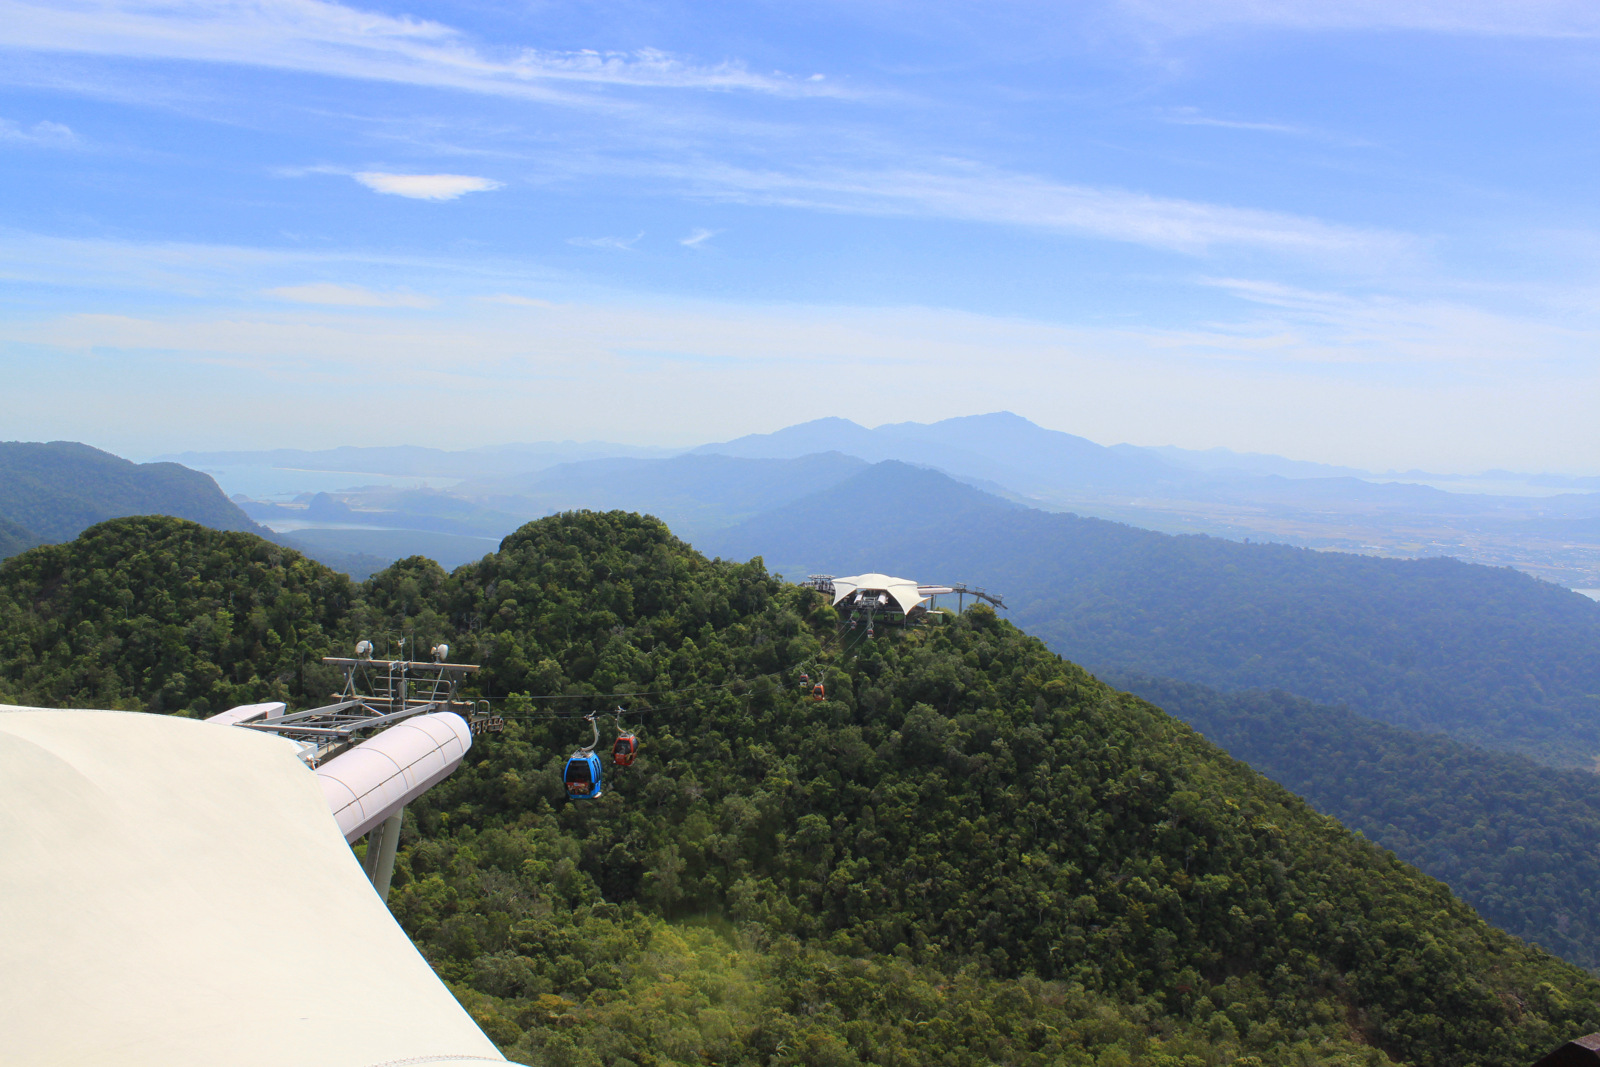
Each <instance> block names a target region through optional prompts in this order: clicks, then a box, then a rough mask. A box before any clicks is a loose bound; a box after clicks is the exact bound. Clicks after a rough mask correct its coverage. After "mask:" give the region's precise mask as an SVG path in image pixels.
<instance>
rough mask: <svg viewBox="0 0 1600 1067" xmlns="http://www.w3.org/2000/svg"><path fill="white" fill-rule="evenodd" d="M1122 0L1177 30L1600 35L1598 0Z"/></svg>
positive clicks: (1125, 5)
mask: <svg viewBox="0 0 1600 1067" xmlns="http://www.w3.org/2000/svg"><path fill="white" fill-rule="evenodd" d="M1120 6H1121V8H1122V9H1123V10H1124V11H1125V12H1127V13H1128V14H1131V15H1133V16H1134V17H1136V18H1138V19H1140V20H1141V21H1144V22H1147V23H1151V24H1154V25H1157V26H1160V27H1163V28H1165V29H1167V30H1169V31H1172V32H1175V33H1193V32H1197V31H1202V30H1207V29H1211V28H1213V27H1218V26H1228V25H1258V26H1275V27H1281V28H1284V29H1296V30H1420V31H1426V32H1434V33H1453V34H1471V35H1478V36H1494V37H1594V36H1600V6H1597V5H1595V4H1594V3H1592V2H1590V0H1510V2H1508V0H1120Z"/></svg>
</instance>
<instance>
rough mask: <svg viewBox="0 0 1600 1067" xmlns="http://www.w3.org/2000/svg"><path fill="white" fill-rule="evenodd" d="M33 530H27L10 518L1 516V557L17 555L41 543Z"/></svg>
mask: <svg viewBox="0 0 1600 1067" xmlns="http://www.w3.org/2000/svg"><path fill="white" fill-rule="evenodd" d="M39 543H40V542H39V538H37V537H35V536H34V534H33V533H32V531H29V530H25V529H23V528H22V527H21V526H19V525H17V524H16V523H14V522H12V521H10V520H9V519H5V518H0V559H6V558H8V557H11V556H14V555H16V554H17V553H18V552H22V551H24V550H26V549H29V548H32V547H33V546H34V545H36V544H39Z"/></svg>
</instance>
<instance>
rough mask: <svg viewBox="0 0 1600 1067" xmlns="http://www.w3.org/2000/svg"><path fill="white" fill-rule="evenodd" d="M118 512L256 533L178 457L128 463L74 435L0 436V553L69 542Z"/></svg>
mask: <svg viewBox="0 0 1600 1067" xmlns="http://www.w3.org/2000/svg"><path fill="white" fill-rule="evenodd" d="M124 515H173V516H176V517H178V518H183V519H192V520H194V521H195V522H199V523H203V524H205V525H207V526H210V527H212V528H213V529H217V530H246V531H249V532H251V533H260V532H262V531H261V528H260V527H259V526H257V525H256V524H255V523H254V522H252V521H251V520H250V518H249V516H247V515H245V513H244V512H243V511H241V510H239V508H238V506H237V505H235V504H234V503H232V502H231V501H230V500H228V498H227V497H226V496H224V495H223V494H222V492H221V490H219V489H218V488H217V484H216V482H214V481H212V480H211V478H209V477H208V476H206V475H204V474H200V473H199V472H197V471H193V470H190V469H189V468H187V467H184V466H181V465H179V464H177V463H131V462H129V461H128V460H125V459H123V458H121V457H120V456H114V455H112V454H111V453H109V452H102V451H100V450H99V449H97V448H90V447H89V446H88V445H82V444H78V443H76V442H73V441H51V442H49V443H34V442H23V441H6V442H0V553H4V554H5V555H10V554H12V553H13V552H16V551H20V550H21V549H22V548H27V547H30V546H31V545H34V544H41V543H45V542H57V541H70V540H72V539H73V538H74V537H76V536H78V534H79V533H81V532H83V531H84V530H85V529H87V528H88V527H90V526H92V525H94V524H95V523H97V522H103V521H105V520H106V519H113V518H120V517H122V516H124Z"/></svg>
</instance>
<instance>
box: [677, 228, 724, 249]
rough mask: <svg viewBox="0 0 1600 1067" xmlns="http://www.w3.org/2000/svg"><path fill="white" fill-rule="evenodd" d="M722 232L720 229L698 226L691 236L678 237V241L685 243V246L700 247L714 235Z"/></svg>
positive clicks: (681, 243)
mask: <svg viewBox="0 0 1600 1067" xmlns="http://www.w3.org/2000/svg"><path fill="white" fill-rule="evenodd" d="M720 232H722V231H720V230H707V229H703V228H700V227H696V229H695V231H694V232H693V233H691V234H690V235H689V236H687V237H680V238H678V243H679V244H680V245H683V247H685V248H699V247H700V246H701V245H703V244H705V243H706V242H707V241H709V240H711V239H712V238H713V237H715V236H716V235H717V234H718V233H720Z"/></svg>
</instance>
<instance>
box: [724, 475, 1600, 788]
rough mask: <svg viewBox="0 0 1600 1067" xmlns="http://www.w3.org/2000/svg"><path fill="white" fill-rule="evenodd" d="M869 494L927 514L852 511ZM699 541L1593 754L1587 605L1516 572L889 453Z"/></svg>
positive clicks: (1354, 703)
mask: <svg viewBox="0 0 1600 1067" xmlns="http://www.w3.org/2000/svg"><path fill="white" fill-rule="evenodd" d="M865 506H870V507H871V508H872V510H873V512H874V514H878V515H883V516H920V517H924V519H919V521H914V522H903V521H896V522H891V521H884V522H876V523H865V522H862V521H860V516H861V513H862V511H861V509H862V508H863V507H865ZM932 517H937V521H931V520H932ZM841 531H848V534H847V535H845V534H842V533H841ZM704 547H705V548H706V549H707V550H708V551H713V552H716V553H720V554H724V555H729V556H732V557H734V558H748V557H749V556H751V555H755V554H761V555H762V556H763V557H764V558H766V559H768V560H772V561H774V562H775V563H776V564H780V566H779V569H780V570H783V571H784V573H787V574H791V575H803V574H806V573H812V572H827V573H832V574H857V573H861V572H863V571H883V572H886V573H890V574H900V575H904V576H906V577H909V578H914V579H917V580H919V581H924V582H936V581H951V580H957V581H967V582H971V583H973V584H976V585H981V586H987V587H988V588H989V589H991V590H996V591H999V592H1002V593H1004V594H1005V597H1006V603H1007V605H1008V606H1009V608H1010V616H1009V617H1010V618H1012V619H1014V620H1015V621H1016V622H1017V624H1018V625H1020V626H1022V627H1024V628H1025V629H1027V630H1028V631H1029V632H1030V633H1032V634H1035V635H1037V636H1038V637H1040V638H1042V639H1043V640H1044V641H1045V642H1046V643H1048V644H1049V645H1050V647H1051V648H1053V649H1055V650H1056V651H1058V652H1060V653H1062V654H1063V655H1065V656H1067V657H1068V658H1070V659H1072V660H1074V661H1076V662H1079V663H1082V664H1084V665H1085V666H1087V667H1089V668H1090V669H1091V670H1094V671H1115V670H1125V671H1137V672H1141V673H1145V674H1149V675H1153V676H1157V677H1165V678H1177V679H1181V680H1183V681H1187V682H1194V683H1198V684H1201V685H1207V686H1211V687H1213V688H1218V689H1224V690H1234V689H1255V688H1260V689H1284V690H1287V691H1289V692H1291V693H1295V694H1296V695H1298V696H1302V697H1306V698H1308V699H1311V700H1316V701H1318V702H1321V703H1326V704H1346V705H1349V706H1350V707H1351V708H1353V709H1355V710H1356V711H1359V712H1362V713H1363V714H1366V715H1369V716H1372V717H1374V718H1378V719H1382V720H1384V721H1386V722H1390V723H1393V724H1395V725H1397V726H1404V727H1406V728H1408V729H1413V730H1427V731H1438V732H1444V733H1448V734H1450V735H1451V736H1454V737H1457V738H1459V739H1461V740H1464V741H1468V742H1471V743H1474V744H1480V745H1486V746H1489V747H1493V748H1501V749H1510V750H1513V751H1519V752H1522V753H1524V754H1525V755H1529V756H1532V757H1534V758H1536V759H1539V760H1541V761H1543V762H1547V763H1551V764H1553V765H1556V766H1569V767H1582V768H1584V769H1589V768H1591V767H1592V766H1593V765H1594V760H1595V758H1596V757H1600V684H1597V682H1596V679H1600V604H1597V603H1595V602H1594V601H1592V600H1590V599H1589V598H1587V597H1584V596H1582V595H1580V594H1578V593H1574V592H1571V591H1570V590H1567V589H1562V588H1560V587H1558V586H1555V585H1551V584H1549V583H1547V582H1541V581H1538V580H1537V579H1535V578H1532V577H1530V576H1528V575H1526V574H1522V573H1519V572H1517V571H1513V570H1511V569H1509V568H1495V567H1483V566H1477V565H1473V564H1467V563H1461V562H1459V561H1457V560H1452V559H1443V558H1439V559H1424V560H1398V559H1383V558H1378V557H1374V556H1357V555H1349V554H1344V553H1337V552H1318V551H1313V550H1311V549H1303V548H1292V547H1290V546H1288V545H1276V544H1239V543H1237V542H1233V541H1224V540H1221V539H1219V538H1214V537H1204V536H1198V535H1190V536H1181V537H1179V536H1172V535H1170V534H1161V533H1154V532H1152V531H1149V530H1139V529H1135V528H1134V527H1131V526H1124V525H1121V524H1120V523H1114V522H1107V521H1104V520H1101V519H1087V518H1081V517H1079V516H1076V515H1059V514H1049V513H1046V512H1042V511H1036V510H1032V509H1029V508H1024V507H1019V506H1016V505H1014V504H1011V503H1008V502H1006V501H1003V500H1000V499H998V498H997V497H993V496H989V495H988V494H985V493H981V492H978V491H977V490H975V489H972V488H970V487H968V486H965V485H961V484H959V483H957V482H954V481H952V480H951V479H949V478H946V477H944V476H943V475H941V474H939V473H937V472H935V471H928V470H920V469H917V468H914V467H908V466H906V465H904V464H899V463H881V464H878V465H876V466H874V467H871V468H869V469H868V470H866V471H864V472H863V473H861V474H860V475H857V476H855V477H854V478H851V479H850V480H848V481H846V482H844V483H841V484H840V485H839V486H838V487H836V488H835V489H834V490H833V491H831V492H829V493H824V494H819V495H817V496H814V497H809V498H807V499H805V500H802V501H799V502H797V503H795V504H793V505H790V506H787V507H784V508H781V509H778V510H775V511H773V512H770V513H768V514H767V515H765V516H762V517H760V518H758V519H754V520H751V521H749V522H747V523H745V524H743V525H742V526H740V527H736V528H734V529H733V530H731V531H727V532H725V533H723V534H719V535H718V536H717V537H715V538H713V539H709V540H707V541H706V542H705V544H704Z"/></svg>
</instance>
